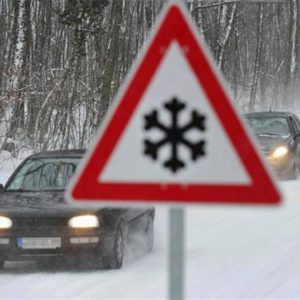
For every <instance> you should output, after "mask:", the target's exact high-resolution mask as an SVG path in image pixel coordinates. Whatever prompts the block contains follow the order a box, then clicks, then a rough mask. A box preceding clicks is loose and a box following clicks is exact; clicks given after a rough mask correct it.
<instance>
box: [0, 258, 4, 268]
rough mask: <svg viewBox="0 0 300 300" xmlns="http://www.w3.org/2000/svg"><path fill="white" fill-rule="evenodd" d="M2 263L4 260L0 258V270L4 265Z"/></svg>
mask: <svg viewBox="0 0 300 300" xmlns="http://www.w3.org/2000/svg"><path fill="white" fill-rule="evenodd" d="M4 263H5V261H4V260H0V270H2V269H3V267H4Z"/></svg>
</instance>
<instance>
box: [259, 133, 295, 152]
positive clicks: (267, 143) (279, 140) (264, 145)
mask: <svg viewBox="0 0 300 300" xmlns="http://www.w3.org/2000/svg"><path fill="white" fill-rule="evenodd" d="M291 138H292V137H291V136H290V135H289V136H286V137H281V136H267V135H258V136H257V140H258V143H259V145H260V148H261V150H262V152H263V153H265V154H269V153H270V152H272V151H273V150H274V149H275V148H277V147H278V146H283V145H288V144H289V143H290V141H291Z"/></svg>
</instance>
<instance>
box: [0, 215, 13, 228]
mask: <svg viewBox="0 0 300 300" xmlns="http://www.w3.org/2000/svg"><path fill="white" fill-rule="evenodd" d="M11 226H12V220H11V219H10V218H7V217H0V229H7V228H10V227H11Z"/></svg>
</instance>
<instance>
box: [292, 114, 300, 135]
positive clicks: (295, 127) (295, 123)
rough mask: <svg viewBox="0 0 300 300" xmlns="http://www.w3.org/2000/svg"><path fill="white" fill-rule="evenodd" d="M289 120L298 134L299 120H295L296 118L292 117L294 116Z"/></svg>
mask: <svg viewBox="0 0 300 300" xmlns="http://www.w3.org/2000/svg"><path fill="white" fill-rule="evenodd" d="M291 120H292V124H293V127H294V129H295V132H296V133H297V134H299V133H300V124H299V120H297V118H296V117H294V116H293V117H292V118H291Z"/></svg>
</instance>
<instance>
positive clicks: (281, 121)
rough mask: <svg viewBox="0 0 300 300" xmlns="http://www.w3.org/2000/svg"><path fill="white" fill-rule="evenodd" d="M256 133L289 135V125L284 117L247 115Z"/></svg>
mask: <svg viewBox="0 0 300 300" xmlns="http://www.w3.org/2000/svg"><path fill="white" fill-rule="evenodd" d="M247 119H248V123H249V124H250V126H251V127H252V128H253V130H254V133H255V134H256V135H269V136H272V135H274V136H288V135H290V130H289V126H288V123H287V120H286V118H284V117H247Z"/></svg>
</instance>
